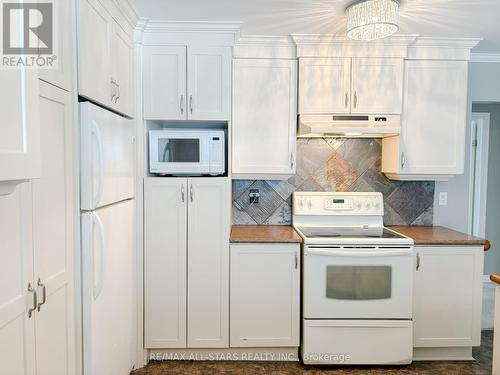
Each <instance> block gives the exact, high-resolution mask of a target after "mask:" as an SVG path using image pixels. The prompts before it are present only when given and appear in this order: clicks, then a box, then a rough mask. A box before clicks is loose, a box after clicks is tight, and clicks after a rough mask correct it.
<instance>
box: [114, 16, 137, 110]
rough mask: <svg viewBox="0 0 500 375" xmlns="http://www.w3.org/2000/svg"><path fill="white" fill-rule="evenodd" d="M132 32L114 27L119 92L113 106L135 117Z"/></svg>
mask: <svg viewBox="0 0 500 375" xmlns="http://www.w3.org/2000/svg"><path fill="white" fill-rule="evenodd" d="M131 38H132V36H131V32H130V34H127V33H126V32H125V31H124V30H123V29H122V28H121V27H120V26H119V25H118V24H116V23H115V25H114V27H113V51H114V53H113V60H114V61H113V65H114V73H113V78H114V79H115V80H116V85H117V88H116V89H117V92H116V96H115V100H114V104H113V106H114V107H115V109H116V110H117V111H118V112H120V113H123V114H125V115H127V116H130V117H133V115H134V101H135V100H134V98H135V91H134V85H133V76H134V75H133V71H134V69H133V66H134V45H133V43H132V40H131Z"/></svg>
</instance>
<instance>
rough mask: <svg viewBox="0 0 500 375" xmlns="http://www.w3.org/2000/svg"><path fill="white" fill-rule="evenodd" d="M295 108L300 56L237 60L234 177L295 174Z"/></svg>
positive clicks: (234, 63)
mask: <svg viewBox="0 0 500 375" xmlns="http://www.w3.org/2000/svg"><path fill="white" fill-rule="evenodd" d="M296 108H297V61H296V60H286V59H281V60H280V59H235V60H233V123H232V173H233V177H239V178H255V177H256V176H265V177H269V178H270V177H272V178H278V177H279V176H284V178H287V177H289V176H290V175H292V174H294V173H295V171H296V162H295V155H296V131H297V111H296ZM256 150H258V152H256Z"/></svg>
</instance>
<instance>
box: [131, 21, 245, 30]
mask: <svg viewBox="0 0 500 375" xmlns="http://www.w3.org/2000/svg"><path fill="white" fill-rule="evenodd" d="M140 21H141V23H143V24H144V29H145V31H147V32H161V33H165V32H167V33H172V32H181V33H187V32H194V33H199V32H227V33H234V34H236V33H239V32H240V28H241V25H242V23H243V22H239V21H234V22H233V21H226V22H213V21H163V20H151V19H148V18H141V19H140Z"/></svg>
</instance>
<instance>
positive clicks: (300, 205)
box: [299, 199, 304, 208]
mask: <svg viewBox="0 0 500 375" xmlns="http://www.w3.org/2000/svg"><path fill="white" fill-rule="evenodd" d="M299 207H300V208H304V200H302V199H299Z"/></svg>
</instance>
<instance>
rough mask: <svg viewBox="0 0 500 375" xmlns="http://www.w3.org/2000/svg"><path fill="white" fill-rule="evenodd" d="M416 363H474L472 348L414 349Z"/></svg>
mask: <svg viewBox="0 0 500 375" xmlns="http://www.w3.org/2000/svg"><path fill="white" fill-rule="evenodd" d="M413 360H414V361H473V360H474V358H473V357H472V347H470V346H466V347H460V346H458V347H446V348H413Z"/></svg>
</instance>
